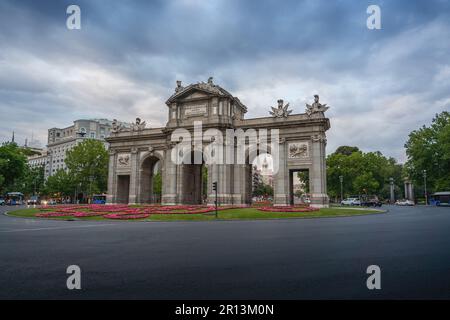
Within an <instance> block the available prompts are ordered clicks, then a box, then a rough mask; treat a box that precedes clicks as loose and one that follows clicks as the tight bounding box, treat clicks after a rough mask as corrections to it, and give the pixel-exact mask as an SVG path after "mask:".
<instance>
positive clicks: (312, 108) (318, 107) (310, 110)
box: [306, 94, 330, 117]
mask: <svg viewBox="0 0 450 320" xmlns="http://www.w3.org/2000/svg"><path fill="white" fill-rule="evenodd" d="M329 108H330V107H327V104H326V103H325V104H321V103H320V102H319V95H317V94H316V95H314V102H313V104H312V105H310V104H306V114H307V115H308V116H309V117H311V116H312V115H313V114H316V113H324V112H325V111H327V110H328V109H329Z"/></svg>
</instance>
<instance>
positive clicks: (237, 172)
mask: <svg viewBox="0 0 450 320" xmlns="http://www.w3.org/2000/svg"><path fill="white" fill-rule="evenodd" d="M232 171H233V181H232V183H233V204H238V205H242V204H245V195H244V190H245V189H244V181H245V165H244V164H235V165H233V169H232Z"/></svg>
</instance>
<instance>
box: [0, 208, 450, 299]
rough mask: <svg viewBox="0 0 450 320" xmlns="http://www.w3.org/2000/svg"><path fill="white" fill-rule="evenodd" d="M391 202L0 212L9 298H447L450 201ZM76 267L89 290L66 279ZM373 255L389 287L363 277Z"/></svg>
mask: <svg viewBox="0 0 450 320" xmlns="http://www.w3.org/2000/svg"><path fill="white" fill-rule="evenodd" d="M7 209H9V210H11V208H8V207H1V209H0V210H1V211H5V210H7ZM389 210H390V212H389V213H387V214H377V215H371V216H358V217H349V218H325V219H303V220H301V219H295V220H265V221H212V222H150V223H141V222H113V221H111V222H93V221H92V222H88V221H49V220H35V219H21V218H14V217H8V216H5V215H3V214H0V299H24V298H32V299H35V298H37V299H55V298H62V299H79V298H105V299H111V298H114V299H117V298H121V299H133V298H143V299H147V298H148V299H304V298H308V299H380V298H382V299H386V298H387V299H392V298H394V299H406V298H413V299H415V298H425V299H427V298H438V299H440V298H446V299H448V298H450V208H436V207H427V208H425V207H414V208H411V207H390V208H389ZM69 265H78V266H80V268H81V286H82V289H81V290H68V289H67V288H66V279H67V277H68V275H67V274H66V268H67V267H68V266H69ZM369 265H378V266H380V268H381V290H368V289H367V287H366V279H367V277H368V275H367V274H366V268H367V267H368V266H369Z"/></svg>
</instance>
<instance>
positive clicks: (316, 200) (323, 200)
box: [310, 193, 330, 208]
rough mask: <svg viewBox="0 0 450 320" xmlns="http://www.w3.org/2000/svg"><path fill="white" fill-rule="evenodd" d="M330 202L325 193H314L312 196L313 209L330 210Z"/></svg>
mask: <svg viewBox="0 0 450 320" xmlns="http://www.w3.org/2000/svg"><path fill="white" fill-rule="evenodd" d="M329 203H330V200H329V199H328V195H327V194H325V193H313V194H311V204H310V205H311V207H314V208H328V207H329Z"/></svg>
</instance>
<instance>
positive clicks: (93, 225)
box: [0, 223, 116, 233]
mask: <svg viewBox="0 0 450 320" xmlns="http://www.w3.org/2000/svg"><path fill="white" fill-rule="evenodd" d="M114 225H116V224H114V223H110V224H89V225H86V226H72V227H47V228H27V229H15V230H1V231H0V233H9V232H24V231H40V230H58V229H76V228H90V227H101V226H114Z"/></svg>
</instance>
